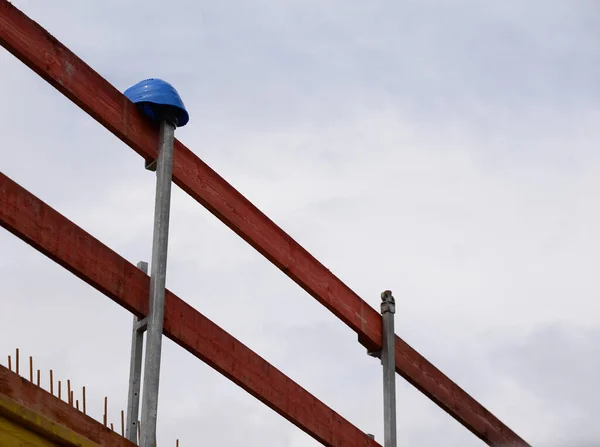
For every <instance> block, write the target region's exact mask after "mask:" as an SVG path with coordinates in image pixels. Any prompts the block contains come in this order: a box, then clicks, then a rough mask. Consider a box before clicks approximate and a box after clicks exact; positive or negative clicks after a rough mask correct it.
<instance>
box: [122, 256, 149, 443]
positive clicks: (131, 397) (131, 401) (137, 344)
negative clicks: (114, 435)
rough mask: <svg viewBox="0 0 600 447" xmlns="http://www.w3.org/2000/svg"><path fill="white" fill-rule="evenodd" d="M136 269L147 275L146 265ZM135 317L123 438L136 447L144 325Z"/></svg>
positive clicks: (141, 263) (141, 264) (143, 263)
mask: <svg viewBox="0 0 600 447" xmlns="http://www.w3.org/2000/svg"><path fill="white" fill-rule="evenodd" d="M137 266H138V268H139V269H140V270H141V271H142V272H144V273H145V274H148V263H147V262H142V261H140V262H138V264H137ZM144 320H145V319H144ZM143 322H144V321H142V322H140V320H139V318H138V317H137V316H135V315H134V316H133V328H132V331H131V332H132V334H131V360H130V362H129V392H128V393H127V425H125V437H126V438H127V439H129V440H130V441H131V442H133V443H134V444H136V445H137V441H138V439H137V422H138V414H139V411H140V387H141V385H142V358H143V354H144V331H145V329H146V328H145V325H140V323H143Z"/></svg>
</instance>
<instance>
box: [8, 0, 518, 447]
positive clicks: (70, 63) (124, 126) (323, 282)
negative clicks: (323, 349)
mask: <svg viewBox="0 0 600 447" xmlns="http://www.w3.org/2000/svg"><path fill="white" fill-rule="evenodd" d="M0 43H1V44H2V45H3V46H4V47H5V48H6V49H7V50H8V51H10V52H11V53H12V54H13V55H15V56H16V57H17V58H18V59H19V60H21V61H22V62H23V63H24V64H26V65H27V66H28V67H30V68H31V69H32V70H33V71H35V72H36V73H37V74H38V75H40V76H41V77H42V78H43V79H45V80H46V81H48V82H49V83H50V84H51V85H53V86H54V87H55V88H56V89H57V90H59V91H60V92H61V93H63V94H64V95H65V96H67V97H68V98H69V99H71V100H72V101H73V102H74V103H75V104H77V105H78V106H79V107H81V108H82V109H83V110H84V111H85V112H87V113H88V114H89V115H91V116H92V117H93V118H95V119H96V120H97V121H98V122H99V123H100V124H102V125H103V126H104V127H106V128H107V129H108V130H109V131H111V132H112V133H113V134H115V135H116V136H117V137H118V138H120V139H121V140H122V141H123V142H125V143H126V144H127V145H128V146H130V147H131V148H132V149H133V150H134V151H136V152H137V153H138V154H140V155H141V156H142V157H144V158H145V159H154V158H156V154H157V141H158V132H157V130H156V129H155V128H153V127H152V126H151V125H150V124H149V123H148V121H147V120H145V119H144V118H143V116H142V115H141V114H140V113H139V112H138V111H137V110H136V109H135V106H134V105H133V104H132V103H131V102H130V101H128V100H127V99H126V98H125V96H123V95H122V94H121V93H120V92H119V91H118V90H116V89H115V88H114V87H113V86H112V85H111V84H110V83H108V82H107V81H106V80H105V79H104V78H102V77H101V76H100V75H99V74H98V73H96V72H95V71H94V70H92V69H91V68H90V67H89V66H88V65H87V64H85V62H83V61H82V60H81V59H79V58H78V57H77V56H76V55H75V54H73V53H72V52H71V51H70V50H69V49H67V48H66V47H65V46H64V45H62V44H61V43H60V42H58V41H57V40H56V39H55V38H54V37H52V36H51V35H50V34H49V33H48V32H47V31H46V30H44V29H43V28H42V27H41V26H39V25H38V24H37V23H35V22H34V21H33V20H31V19H30V18H29V17H27V16H26V15H25V14H23V13H22V12H21V11H19V10H18V9H17V8H15V7H14V6H12V5H11V4H10V3H9V2H8V1H6V0H0ZM173 181H174V182H175V183H176V184H177V185H178V186H179V187H181V188H182V189H183V190H184V191H185V192H187V193H188V194H189V195H190V196H192V197H193V198H194V199H195V200H197V201H198V202H199V203H201V204H202V205H203V206H205V207H206V208H207V209H208V210H209V211H210V212H211V213H213V214H214V215H215V216H216V217H217V218H218V219H220V220H221V221H222V222H223V223H225V224H226V225H227V226H228V227H229V228H231V229H232V230H233V231H234V232H235V233H237V234H238V235H239V236H240V237H242V238H243V239H244V240H245V241H246V242H248V243H249V244H250V245H252V246H253V247H254V248H255V249H256V250H257V251H259V252H260V253H261V254H262V255H263V256H265V257H266V258H267V259H268V260H269V261H271V262H272V263H273V264H275V265H276V266H277V267H278V268H279V269H280V270H282V271H283V272H284V273H285V274H286V275H288V276H289V277H290V278H291V279H293V280H294V281H295V282H296V283H297V284H298V285H300V286H301V287H302V288H303V289H304V290H306V291H307V292H308V293H309V294H310V295H311V296H313V297H314V298H315V299H317V300H318V301H319V302H320V303H321V304H322V305H324V306H325V307H326V308H327V309H329V310H330V311H331V312H332V313H333V314H334V315H336V316H337V317H338V318H339V319H341V320H342V321H343V322H344V323H346V324H347V325H348V326H349V327H350V328H351V329H353V330H354V331H355V332H356V333H357V334H358V337H359V340H360V341H361V343H363V344H364V345H365V346H366V347H368V348H369V349H378V348H380V347H381V330H382V327H381V316H380V314H379V313H378V312H377V311H376V310H375V309H373V308H372V307H370V306H369V305H368V304H367V303H366V302H365V301H363V300H362V299H361V298H360V297H359V296H358V295H357V294H356V293H354V292H353V291H352V290H351V289H350V288H349V287H348V286H346V285H345V284H344V283H343V282H342V281H341V280H340V279H339V278H337V277H336V276H335V275H334V274H332V273H331V272H330V271H329V270H327V268H325V266H323V265H322V264H321V263H320V262H319V261H318V260H316V259H315V258H314V257H313V256H312V255H311V254H310V253H308V252H307V251H306V250H305V249H304V248H302V247H301V246H300V245H299V244H298V243H297V242H296V241H294V240H293V239H292V238H291V237H290V236H289V235H288V234H286V233H285V232H284V231H283V230H282V229H281V228H279V227H278V226H277V225H276V224H275V223H273V222H272V221H271V220H270V219H269V218H268V217H267V216H265V215H264V214H263V213H262V212H261V211H260V210H259V209H258V208H256V207H255V206H254V205H252V203H250V202H249V201H248V200H247V199H246V198H245V197H244V196H243V195H241V194H240V193H239V192H238V191H237V190H236V189H235V188H233V187H232V186H231V185H230V184H229V183H227V181H225V180H224V179H223V178H222V177H221V176H219V175H218V174H217V173H216V172H215V171H213V170H212V169H211V168H210V167H209V166H207V165H206V164H205V163H204V162H203V161H202V160H200V159H199V158H198V157H197V156H196V155H194V154H193V153H192V152H191V151H190V150H189V149H188V148H187V147H185V146H184V145H183V144H182V143H181V142H179V141H175V153H174V166H173ZM396 371H397V372H398V373H399V374H400V375H401V376H402V377H404V378H405V379H406V380H408V381H409V382H410V383H411V384H413V385H414V386H415V387H416V388H417V389H419V390H420V391H421V392H423V393H424V394H425V395H426V396H427V397H429V398H430V399H431V400H433V401H434V402H435V403H436V404H437V405H439V406H440V407H441V408H442V409H443V410H445V411H446V412H448V413H449V414H450V415H451V416H452V417H454V418H455V419H456V420H457V421H458V422H460V423H461V424H462V425H463V426H465V427H466V428H468V429H469V430H470V431H471V432H473V433H474V434H475V435H476V436H478V437H479V438H480V439H482V440H483V441H484V442H486V443H487V444H489V445H496V446H498V445H522V446H524V445H527V443H526V442H525V441H524V440H523V439H521V438H520V437H519V436H518V435H517V434H516V433H514V432H513V431H512V430H511V429H510V428H508V427H507V426H506V425H504V424H503V423H502V422H501V421H500V420H499V419H497V418H496V417H495V416H494V415H492V414H491V413H490V412H489V411H487V410H486V409H485V408H484V407H483V406H482V405H481V404H479V403H478V402H477V401H476V400H475V399H473V398H472V397H471V396H469V395H468V394H467V393H466V392H465V391H464V390H462V389H461V388H460V387H459V386H458V385H456V384H455V383H454V382H453V381H452V380H450V379H449V378H448V377H446V376H445V375H444V374H443V373H442V372H441V371H439V370H438V369H437V368H436V367H435V366H433V365H432V364H431V363H430V362H429V361H427V359H425V358H424V357H423V356H421V355H420V354H419V353H418V352H416V351H415V350H414V349H413V348H411V347H410V346H409V345H408V344H407V343H406V342H405V341H404V340H402V339H401V338H399V337H396Z"/></svg>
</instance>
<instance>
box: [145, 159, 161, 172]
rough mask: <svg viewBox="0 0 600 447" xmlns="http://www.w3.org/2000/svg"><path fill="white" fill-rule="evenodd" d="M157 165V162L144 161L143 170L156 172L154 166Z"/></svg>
mask: <svg viewBox="0 0 600 447" xmlns="http://www.w3.org/2000/svg"><path fill="white" fill-rule="evenodd" d="M157 164H158V160H157V159H155V160H150V159H148V158H147V159H145V160H144V168H145V169H146V170H147V171H152V172H156V165H157Z"/></svg>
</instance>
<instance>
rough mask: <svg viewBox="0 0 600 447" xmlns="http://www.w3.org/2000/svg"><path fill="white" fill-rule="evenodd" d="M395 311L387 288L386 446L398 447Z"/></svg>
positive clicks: (384, 308) (383, 361)
mask: <svg viewBox="0 0 600 447" xmlns="http://www.w3.org/2000/svg"><path fill="white" fill-rule="evenodd" d="M395 313H396V303H395V301H394V297H393V296H392V292H391V291H389V290H386V291H385V292H383V293H382V294H381V317H382V320H383V321H382V322H383V347H382V350H381V364H382V365H383V419H384V426H383V431H384V444H383V445H384V447H396V370H395V364H396V361H395V355H394V351H395V347H396V343H395V332H394V314H395Z"/></svg>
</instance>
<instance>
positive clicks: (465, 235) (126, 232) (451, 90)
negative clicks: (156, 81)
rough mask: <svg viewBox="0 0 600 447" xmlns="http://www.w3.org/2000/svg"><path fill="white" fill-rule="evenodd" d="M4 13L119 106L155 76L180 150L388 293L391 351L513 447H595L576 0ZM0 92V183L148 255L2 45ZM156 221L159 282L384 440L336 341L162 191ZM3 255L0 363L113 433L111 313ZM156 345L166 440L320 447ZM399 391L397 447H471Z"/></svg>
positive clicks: (293, 294) (313, 310)
mask: <svg viewBox="0 0 600 447" xmlns="http://www.w3.org/2000/svg"><path fill="white" fill-rule="evenodd" d="M13 3H14V4H15V5H16V6H17V7H19V8H21V9H22V10H24V12H25V13H27V14H28V15H29V16H30V17H32V18H33V19H34V20H36V21H38V22H39V23H40V24H42V25H43V26H44V27H45V28H46V29H47V30H49V31H50V32H51V33H52V34H53V35H54V36H55V37H56V38H58V39H59V40H60V41H61V42H63V43H64V44H65V45H67V46H68V47H69V48H71V49H72V50H73V51H74V52H75V53H76V54H77V55H78V56H80V57H81V58H83V59H84V60H85V61H86V62H87V63H88V64H90V65H91V66H92V68H94V69H95V70H97V71H98V72H99V73H100V74H102V75H103V76H104V77H105V78H106V79H108V81H109V82H111V83H112V84H113V85H115V86H116V87H117V88H118V89H120V90H121V91H123V90H125V89H126V88H127V87H129V86H130V85H132V84H134V83H136V82H137V81H139V80H141V79H144V78H147V77H161V78H164V79H166V80H168V81H169V82H171V83H172V84H173V85H174V86H175V87H176V88H177V89H178V91H179V93H180V94H181V96H182V98H183V100H184V102H185V104H186V106H187V108H188V110H189V112H190V124H189V125H187V126H186V127H184V128H181V129H178V130H177V137H178V138H179V139H180V140H181V141H182V142H184V143H185V144H186V145H187V146H188V147H189V148H190V149H191V150H193V151H194V152H195V153H196V154H197V155H198V156H199V157H200V158H202V159H203V160H204V161H206V162H207V163H208V164H210V165H211V166H212V167H213V168H214V169H215V170H216V171H217V172H219V173H220V174H221V175H222V176H223V177H225V178H226V179H227V180H228V181H229V182H230V183H231V184H233V185H234V186H235V187H236V188H238V189H239V190H240V191H241V192H242V193H243V194H245V195H246V197H248V198H249V199H250V200H251V201H253V202H254V203H255V204H256V205H257V206H258V207H259V208H260V209H261V210H262V211H264V212H265V213H266V214H267V215H269V216H270V217H271V218H272V219H273V220H274V221H275V222H277V223H278V224H279V225H280V226H281V227H282V228H283V229H284V230H286V231H287V232H289V234H290V235H291V236H292V237H294V238H295V239H296V240H297V241H298V242H299V243H300V244H301V245H303V246H304V247H305V248H307V249H308V250H309V251H310V252H311V253H313V254H314V255H315V256H316V257H317V258H318V259H319V260H320V261H321V262H323V263H324V264H325V265H326V266H327V267H328V268H329V269H331V270H332V271H333V272H334V273H335V274H337V275H338V276H339V277H340V278H341V279H342V280H343V281H345V282H346V283H347V284H348V285H349V286H350V287H352V288H353V289H354V290H355V291H356V292H357V293H359V294H360V295H361V296H362V297H363V299H365V300H366V301H367V302H369V303H370V304H371V305H372V306H374V307H378V305H379V300H380V299H379V294H380V292H381V291H382V290H384V289H388V288H389V289H391V290H392V291H393V292H394V295H395V297H396V300H397V303H398V306H397V314H396V315H397V317H396V318H397V320H396V331H397V333H398V334H399V335H400V336H402V337H403V338H404V339H405V340H406V341H408V342H409V343H410V344H411V345H412V346H413V347H415V348H416V349H417V350H418V351H419V352H421V353H422V354H423V355H425V356H426V357H427V358H428V359H429V360H430V361H431V362H433V363H434V364H435V365H436V366H438V367H439V368H440V369H441V370H442V371H443V372H444V373H446V374H447V375H448V376H449V377H450V378H452V379H453V380H454V381H456V382H457V383H458V384H459V385H460V386H462V387H463V388H464V389H465V390H466V391H467V392H469V393H471V394H472V395H473V396H474V397H475V398H476V399H477V400H478V401H479V402H481V403H482V404H483V405H484V406H485V407H487V408H488V409H489V410H490V411H492V412H493V413H494V414H495V415H496V416H498V417H499V418H500V419H501V420H502V421H503V422H505V423H506V424H508V425H509V426H510V427H511V428H512V429H513V430H515V431H516V432H517V433H518V434H519V435H520V436H522V437H523V438H525V439H526V440H527V441H528V442H530V443H532V444H534V445H539V446H552V447H553V446H566V445H569V446H572V445H583V446H591V445H598V444H600V426H599V425H598V424H597V418H596V417H595V416H596V415H597V414H598V413H599V412H600V404H599V402H600V391H599V390H600V387H599V386H598V383H599V380H600V313H599V312H598V311H599V309H600V304H598V303H599V301H598V298H599V295H600V284H599V282H600V281H599V278H600V276H599V275H598V274H597V271H598V267H599V266H600V238H599V237H598V231H599V230H598V228H599V227H600V210H599V207H598V200H599V199H598V198H599V194H600V150H599V142H600V125H599V123H600V87H599V86H598V83H599V80H600V6H599V4H598V2H597V1H595V0H589V1H585V0H573V1H561V2H559V1H550V2H549V1H547V0H546V1H541V0H529V1H517V0H511V1H503V2H481V1H467V0H462V1H461V0H456V1H428V0H420V1H408V0H397V1H380V2H365V1H354V0H350V1H329V2H322V1H321V2H318V1H311V0H303V1H297V0H290V1H287V0H286V1H278V2H275V1H265V0H262V1H261V0H258V1H254V2H243V1H229V2H204V1H171V2H159V1H156V0H149V1H146V2H144V3H143V7H140V5H141V3H140V2H133V1H123V0H118V1H117V0H110V1H108V0H106V1H103V2H91V1H81V0H71V1H67V0H56V1H54V2H39V1H25V0H14V1H13ZM167 5H170V6H167ZM0 73H1V75H2V76H1V80H2V82H1V83H0V104H1V105H2V107H0V123H1V124H0V131H1V134H2V145H1V147H0V156H1V157H2V162H1V165H0V169H1V171H2V172H3V173H5V174H7V175H8V176H9V177H11V178H12V179H14V180H15V181H17V182H18V183H19V184H21V185H22V186H24V187H25V188H27V189H29V190H30V191H31V192H33V193H34V194H36V195H37V196H38V197H40V198H41V199H43V200H44V201H46V202H47V203H48V204H49V205H51V206H52V207H54V208H56V209H57V210H58V211H60V212H61V213H63V214H64V215H66V216H67V217H69V218H70V219H72V220H74V221H75V222H76V223H77V224H78V225H80V226H82V227H83V228H84V229H85V230H87V231H89V232H90V233H91V234H92V235H94V236H95V237H97V238H99V239H100V240H101V241H102V242H104V243H106V244H107V245H109V246H110V247H111V248H113V249H114V250H116V251H117V252H118V253H119V254H121V255H122V256H124V257H126V258H127V259H128V260H129V261H131V262H132V263H135V262H137V261H139V260H149V257H150V252H151V240H152V216H153V206H154V180H155V177H154V176H153V174H152V173H149V172H147V171H145V170H144V169H143V161H142V159H141V158H140V157H139V156H138V155H136V154H135V153H134V152H133V151H132V150H130V149H129V148H127V147H126V146H125V145H124V144H123V143H121V142H120V141H119V140H117V139H116V138H115V137H114V136H112V135H111V134H110V133H109V132H108V131H107V130H105V129H104V128H102V127H101V126H100V125H98V124H97V123H96V122H95V121H93V120H92V119H91V118H90V117H88V116H87V115H86V114H85V113H83V112H82V111H81V110H79V109H78V108H77V107H76V106H75V105H73V104H72V103H71V102H70V101H68V100H67V99H66V98H65V97H63V96H62V95H61V94H59V93H58V92H56V91H55V90H54V89H53V88H52V87H50V86H49V85H48V84H47V83H46V82H45V81H43V80H41V78H39V77H38V76H37V75H35V74H34V73H33V72H32V71H31V70H29V69H28V68H26V67H25V66H24V65H23V64H22V63H20V62H19V61H17V59H15V58H14V57H13V56H12V55H10V54H9V53H8V52H7V51H5V50H1V51H0ZM171 217H172V220H171V239H170V246H169V265H168V277H167V285H168V287H169V288H170V289H171V290H172V291H174V292H175V293H176V294H178V295H179V296H180V297H181V298H183V299H184V300H186V301H187V302H189V303H190V304H192V305H193V306H194V307H195V308H196V309H198V310H199V311H201V312H202V313H204V314H205V315H207V316H208V317H209V318H211V319H213V321H215V322H216V323H217V324H219V325H220V326H222V327H223V328H224V329H226V330H227V331H229V332H230V333H231V334H232V335H233V336H235V337H237V338H239V339H241V340H242V341H243V342H244V343H246V344H247V345H248V346H249V347H250V348H252V349H254V350H255V351H256V352H257V353H258V354H260V355H261V356H263V357H264V358H266V359H267V360H268V361H270V362H271V363H273V364H274V365H275V366H276V367H278V368H280V369H281V370H282V371H283V372H284V373H286V374H287V375H288V376H290V377H291V378H292V379H294V380H295V381H296V382H298V383H299V384H301V385H302V386H304V387H306V388H307V389H308V390H309V391H310V392H312V393H314V394H316V396H317V397H319V398H320V399H321V400H323V401H324V402H325V403H326V404H328V405H330V406H331V407H332V408H333V409H335V410H336V411H338V412H339V413H341V414H342V415H343V416H344V417H346V418H347V419H349V420H350V421H351V422H352V423H354V424H355V425H357V426H358V427H359V428H361V429H362V430H364V431H366V432H371V433H375V435H376V437H377V439H379V440H380V441H381V440H382V433H383V421H382V397H381V386H382V385H381V367H380V365H379V363H378V362H377V361H375V360H373V359H371V358H370V357H367V356H366V354H365V352H364V349H363V348H362V347H361V346H360V345H359V344H358V343H357V342H356V335H355V334H354V333H353V332H352V331H351V330H349V329H348V328H347V327H346V326H345V325H344V324H343V323H342V322H340V321H339V320H337V319H336V318H335V317H333V316H332V315H331V314H330V313H329V312H328V311H327V310H326V309H325V308H323V307H322V306H320V305H319V304H318V303H317V302H316V301H315V300H314V299H313V298H311V297H310V296H309V295H307V294H306V293H305V292H304V291H302V290H301V289H300V288H299V287H298V286H297V285H296V284H294V283H293V282H292V281H291V280H289V279H288V278H287V277H286V276H285V275H283V274H282V273H281V272H280V271H279V270H277V269H276V268H275V267H273V266H272V265H270V264H269V263H268V262H267V261H266V260H265V259H264V258H262V256H260V255H259V254H258V253H257V252H255V251H254V250H253V249H252V248H251V247H249V246H248V245H246V244H245V243H244V242H243V241H242V240H241V239H240V238H239V237H238V236H236V235H235V234H234V233H232V232H231V231H230V230H229V229H227V228H226V227H225V226H224V225H222V224H221V223H220V222H219V221H217V219H216V218H214V217H213V216H212V215H211V214H210V213H209V212H208V211H206V210H204V209H203V208H202V207H201V206H200V205H198V204H197V203H196V202H195V201H193V200H192V199H191V198H189V197H188V196H187V195H186V194H185V193H183V192H182V191H181V190H180V189H179V188H177V187H175V188H174V189H173V207H172V212H171ZM0 254H1V255H0V284H1V296H2V312H0V328H1V331H0V334H1V336H0V354H2V357H0V361H1V362H2V363H3V364H4V365H6V355H8V354H10V353H12V352H13V350H14V348H15V347H20V348H21V355H22V358H23V359H24V360H23V365H22V366H23V368H24V369H27V368H26V367H25V366H26V358H27V356H29V355H33V356H34V358H35V360H36V367H39V368H42V369H43V370H44V376H43V377H44V382H45V383H47V380H48V379H47V371H48V369H50V368H52V369H53V370H54V371H55V374H56V376H57V377H58V378H60V379H61V380H66V379H67V378H70V379H71V380H72V382H74V383H75V385H76V386H77V387H80V386H81V385H86V386H87V389H88V390H89V391H88V408H89V409H90V412H92V414H93V415H94V416H95V417H96V418H98V419H100V420H101V417H102V399H103V397H104V396H105V395H107V396H108V398H109V419H110V420H111V421H113V422H114V423H115V425H117V426H118V425H120V422H119V421H120V416H119V412H120V410H121V409H124V408H125V406H126V397H127V396H126V394H127V380H128V368H129V349H130V330H131V315H130V314H128V313H127V312H126V311H125V310H123V309H122V308H120V307H119V306H117V305H116V304H114V303H113V302H112V301H110V300H108V299H107V298H105V297H103V296H102V295H101V294H100V293H99V292H96V291H95V290H93V289H92V288H90V287H89V286H87V285H86V284H85V283H83V282H82V281H80V280H79V279H77V278H76V277H74V276H73V275H71V274H69V273H68V272H66V271H65V270H63V269H62V268H60V267H58V266H57V265H56V264H54V263H53V262H52V261H50V260H48V259H47V258H45V257H43V256H42V255H40V254H39V253H37V252H36V251H35V250H34V249H33V248H31V247H29V246H27V245H26V244H24V243H23V242H21V241H20V240H18V239H16V238H14V237H13V236H11V235H9V234H8V232H6V231H4V230H1V231H0ZM163 346H164V351H163V367H162V375H161V389H160V390H161V392H160V407H159V443H160V445H161V446H168V445H173V446H174V445H175V439H176V438H179V439H180V440H181V444H180V445H182V447H183V446H190V447H191V446H197V445H201V444H202V445H214V446H227V447H229V446H231V447H233V446H239V445H245V446H248V447H252V446H261V447H282V446H286V447H308V446H313V445H317V443H316V442H315V441H313V440H312V438H310V437H309V436H307V435H305V434H304V433H303V432H301V431H300V430H299V429H297V428H295V427H294V426H293V425H291V424H290V423H288V422H287V421H285V420H284V419H283V418H282V417H280V416H278V415H277V414H276V413H274V412H273V411H271V410H270V409H268V408H267V407H265V406H264V405H262V404H261V403H259V402H258V401H256V400H254V399H253V398H252V397H250V396H249V395H248V394H246V393H245V392H244V391H243V390H241V389H240V388H238V387H237V386H236V385H234V384H233V383H231V382H229V381H228V380H227V379H225V378H223V377H222V376H220V375H219V374H218V373H216V372H215V371H213V370H212V369H210V368H209V367H207V366H206V365H204V364H203V363H202V362H200V361H199V360H197V359H196V358H194V357H192V356H191V355H190V354H188V353H187V352H185V351H183V350H182V349H181V348H179V347H177V346H175V345H174V344H173V343H172V342H170V341H168V340H167V341H166V342H165V343H164V344H163ZM76 394H77V393H76ZM397 394H398V396H397V400H398V429H399V435H398V436H399V445H404V446H408V445H411V446H420V447H429V446H432V447H433V446H440V445H444V446H461V447H468V446H477V445H482V443H481V442H480V441H479V440H478V439H476V438H475V437H474V436H473V435H471V434H470V433H469V432H468V431H467V430H466V429H464V428H463V427H462V426H460V425H459V424H458V423H457V422H455V421H454V420H453V419H452V418H450V417H449V416H448V415H446V414H445V413H444V412H443V411H442V410H440V409H439V408H438V407H436V406H435V405H434V404H433V403H431V402H430V401H429V400H428V399H427V398H425V397H424V396H423V395H421V394H420V393H419V392H418V391H416V390H415V389H413V388H412V387H410V386H409V385H407V384H406V383H405V382H404V381H403V379H401V378H398V390H397ZM76 397H77V396H76Z"/></svg>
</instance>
